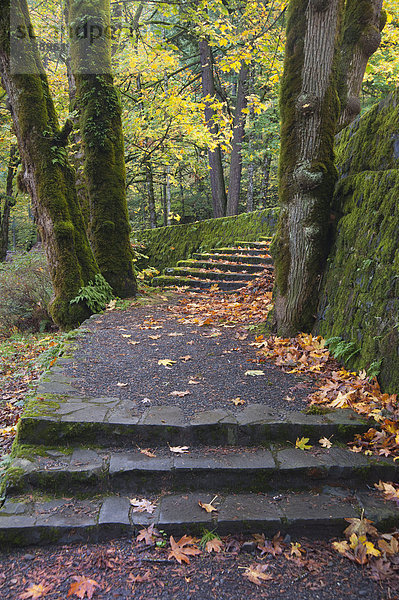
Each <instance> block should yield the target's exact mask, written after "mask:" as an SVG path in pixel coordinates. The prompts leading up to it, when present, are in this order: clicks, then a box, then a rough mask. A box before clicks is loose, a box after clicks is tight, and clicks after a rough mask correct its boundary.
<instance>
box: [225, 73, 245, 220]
mask: <svg viewBox="0 0 399 600" xmlns="http://www.w3.org/2000/svg"><path fill="white" fill-rule="evenodd" d="M248 74H249V68H248V65H247V64H245V63H243V64H242V65H241V69H240V72H239V74H238V82H237V99H236V107H235V114H234V124H233V128H234V129H233V141H232V150H231V157H230V177H229V188H228V195H227V211H226V214H227V216H233V215H237V214H238V204H239V202H240V189H241V174H242V156H241V149H242V141H243V138H244V127H245V114H244V113H243V110H244V109H245V108H246V106H247V80H248Z"/></svg>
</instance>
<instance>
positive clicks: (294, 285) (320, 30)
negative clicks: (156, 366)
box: [273, 0, 343, 336]
mask: <svg viewBox="0 0 399 600" xmlns="http://www.w3.org/2000/svg"><path fill="white" fill-rule="evenodd" d="M342 11H343V0H291V2H290V6H289V16H288V23H287V42H286V56H285V65H284V75H283V80H282V91H281V118H282V130H281V155H280V173H279V183H280V191H279V194H280V202H281V210H280V218H279V228H278V233H277V236H276V241H275V243H274V248H273V253H274V256H275V267H276V289H275V299H276V302H275V317H276V321H277V330H278V333H279V334H280V335H284V336H290V335H292V334H295V333H296V332H298V331H309V330H310V329H311V327H312V325H313V322H314V318H315V311H316V305H317V298H318V288H319V282H320V277H321V273H322V270H323V267H324V264H325V259H326V255H327V251H328V248H327V244H328V229H329V214H330V213H329V209H330V202H331V197H332V194H333V190H334V185H335V181H336V171H335V167H334V151H333V150H334V133H335V130H336V125H337V120H338V113H339V102H338V99H337V83H336V74H335V62H336V55H337V42H338V37H339V33H340V27H339V24H340V20H341V15H342Z"/></svg>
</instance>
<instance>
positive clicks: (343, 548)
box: [332, 541, 349, 554]
mask: <svg viewBox="0 0 399 600" xmlns="http://www.w3.org/2000/svg"><path fill="white" fill-rule="evenodd" d="M332 546H333V548H334V549H335V550H336V551H337V552H339V553H340V554H346V553H347V552H349V544H348V542H347V541H342V542H333V543H332Z"/></svg>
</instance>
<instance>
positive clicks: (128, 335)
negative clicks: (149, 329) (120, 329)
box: [122, 333, 132, 338]
mask: <svg viewBox="0 0 399 600" xmlns="http://www.w3.org/2000/svg"><path fill="white" fill-rule="evenodd" d="M122 337H124V338H130V337H132V335H131V334H130V333H122Z"/></svg>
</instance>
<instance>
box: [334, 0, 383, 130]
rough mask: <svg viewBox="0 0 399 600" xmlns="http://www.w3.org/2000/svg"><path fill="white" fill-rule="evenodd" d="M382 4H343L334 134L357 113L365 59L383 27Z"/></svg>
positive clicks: (352, 0) (377, 0) (375, 0)
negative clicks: (338, 109) (335, 129)
mask: <svg viewBox="0 0 399 600" xmlns="http://www.w3.org/2000/svg"><path fill="white" fill-rule="evenodd" d="M382 3H383V0H346V6H345V12H344V22H343V32H342V47H341V59H340V63H341V64H340V86H339V92H340V100H341V115H340V118H339V121H338V131H340V130H341V129H343V128H344V127H346V126H347V125H349V123H351V122H352V121H353V119H354V118H355V117H357V115H358V114H359V113H360V109H361V105H360V92H361V89H362V82H363V77H364V73H365V71H366V67H367V63H368V61H369V58H370V57H371V56H372V55H373V54H374V52H376V50H377V49H378V47H379V45H380V43H381V31H382V30H383V28H384V26H385V23H386V13H385V11H382Z"/></svg>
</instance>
